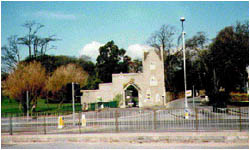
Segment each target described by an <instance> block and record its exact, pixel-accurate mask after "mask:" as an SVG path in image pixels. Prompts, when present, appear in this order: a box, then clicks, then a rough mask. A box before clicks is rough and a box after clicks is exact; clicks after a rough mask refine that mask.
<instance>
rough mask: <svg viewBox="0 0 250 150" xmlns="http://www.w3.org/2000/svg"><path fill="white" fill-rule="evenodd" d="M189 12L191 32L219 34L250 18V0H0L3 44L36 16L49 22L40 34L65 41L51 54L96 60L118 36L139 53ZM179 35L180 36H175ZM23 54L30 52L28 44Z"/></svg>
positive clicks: (130, 51) (121, 43)
mask: <svg viewBox="0 0 250 150" xmlns="http://www.w3.org/2000/svg"><path fill="white" fill-rule="evenodd" d="M182 16H184V17H185V18H186V21H185V23H184V26H185V32H186V33H187V37H192V36H193V35H194V34H195V33H196V32H199V31H204V32H206V34H207V35H208V37H209V38H210V39H211V38H214V37H215V36H216V34H217V33H218V31H220V30H221V29H223V28H224V27H225V26H229V25H233V24H235V23H236V21H248V19H249V2H248V1H245V2H219V1H217V2H183V1H179V2H168V1H166V2H164V1H161V2H90V1H89V2H49V1H47V2H32V1H28V2H11V1H5V2H1V33H2V34H1V44H2V45H4V44H6V43H7V42H6V39H7V38H8V37H9V36H11V35H18V36H23V35H25V34H26V33H27V30H26V29H25V28H23V27H22V26H21V25H22V24H23V23H25V21H29V20H34V21H36V22H39V23H41V24H43V25H45V27H44V28H42V29H41V30H40V32H39V33H38V35H41V36H49V35H53V34H55V35H56V37H57V38H60V39H62V40H60V41H57V42H55V43H53V45H55V46H56V47H57V49H56V50H51V51H49V52H48V54H52V55H69V56H76V57H78V56H80V55H81V54H85V55H89V56H91V57H92V58H93V60H94V59H95V57H96V56H97V55H98V54H97V50H98V47H100V46H101V45H103V44H105V43H107V42H108V41H110V40H114V42H115V44H117V45H118V46H119V47H120V48H124V49H126V50H127V51H128V55H129V56H132V57H140V53H141V51H142V49H143V48H145V47H146V46H145V44H146V41H147V39H148V38H149V37H150V35H151V33H153V32H154V31H156V30H158V29H159V28H160V27H161V25H163V24H169V25H172V26H175V27H176V29H177V31H178V34H180V32H181V22H180V20H179V19H180V17H182ZM175 38H177V37H175ZM21 53H22V56H23V57H24V56H27V54H28V51H27V50H26V49H25V47H22V48H21Z"/></svg>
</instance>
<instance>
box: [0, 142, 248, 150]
mask: <svg viewBox="0 0 250 150" xmlns="http://www.w3.org/2000/svg"><path fill="white" fill-rule="evenodd" d="M248 148H249V146H248V144H247V143H245V144H242V143H213V142H208V143H202V144H200V143H188V144H187V143H142V144H140V143H122V142H121V143H98V144H97V143H86V142H85V143H73V142H71V143H31V144H13V145H2V149H248Z"/></svg>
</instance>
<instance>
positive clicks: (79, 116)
mask: <svg viewBox="0 0 250 150" xmlns="http://www.w3.org/2000/svg"><path fill="white" fill-rule="evenodd" d="M78 114H79V115H78V118H79V123H78V125H79V133H80V134H81V114H82V113H81V112H79V113H78Z"/></svg>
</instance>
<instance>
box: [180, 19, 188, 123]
mask: <svg viewBox="0 0 250 150" xmlns="http://www.w3.org/2000/svg"><path fill="white" fill-rule="evenodd" d="M180 21H181V25H182V47H183V65H184V88H185V118H186V119H188V110H187V108H188V104H187V94H186V90H187V81H186V53H185V37H184V35H185V32H184V26H183V23H184V21H185V18H184V17H181V19H180Z"/></svg>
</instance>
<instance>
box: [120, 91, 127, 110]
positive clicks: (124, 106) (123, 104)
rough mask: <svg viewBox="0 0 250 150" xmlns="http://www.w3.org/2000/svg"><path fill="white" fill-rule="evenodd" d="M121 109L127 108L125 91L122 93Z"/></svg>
mask: <svg viewBox="0 0 250 150" xmlns="http://www.w3.org/2000/svg"><path fill="white" fill-rule="evenodd" d="M121 108H126V103H125V91H124V90H123V91H122V106H121Z"/></svg>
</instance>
